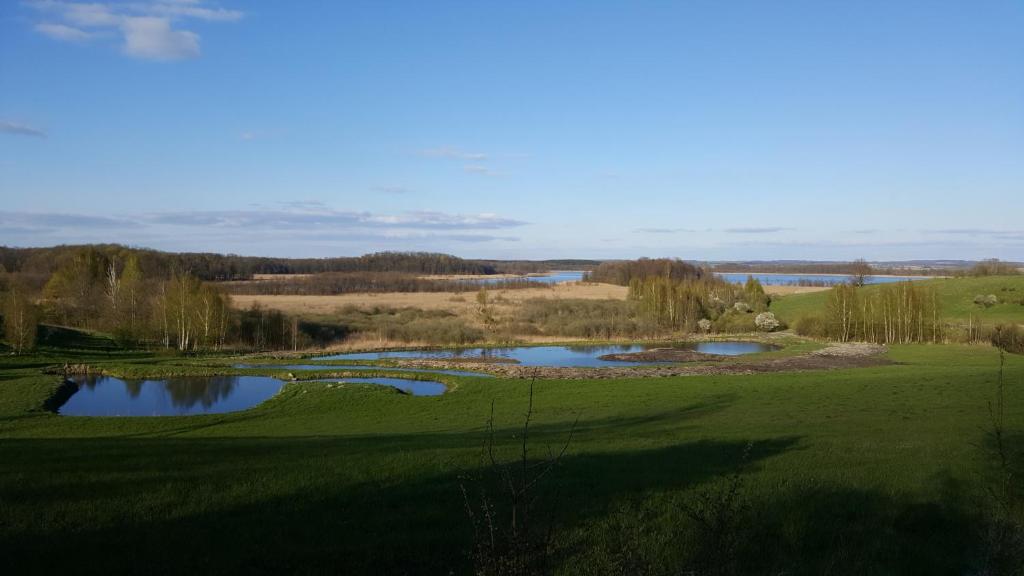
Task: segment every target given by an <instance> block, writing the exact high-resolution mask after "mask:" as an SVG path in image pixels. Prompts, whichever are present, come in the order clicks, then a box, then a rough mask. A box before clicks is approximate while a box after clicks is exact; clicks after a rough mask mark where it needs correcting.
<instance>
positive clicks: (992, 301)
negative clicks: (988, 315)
mask: <svg viewBox="0 0 1024 576" xmlns="http://www.w3.org/2000/svg"><path fill="white" fill-rule="evenodd" d="M974 303H975V304H977V305H979V306H984V307H985V308H989V307H991V306H995V305H996V304H999V297H997V296H996V295H995V294H989V295H987V296H986V295H984V294H978V295H977V296H975V297H974Z"/></svg>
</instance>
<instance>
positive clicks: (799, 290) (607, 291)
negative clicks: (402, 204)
mask: <svg viewBox="0 0 1024 576" xmlns="http://www.w3.org/2000/svg"><path fill="white" fill-rule="evenodd" d="M764 289H765V292H767V293H768V294H776V295H780V296H781V295H789V294H807V293H810V292H819V291H822V290H828V288H823V287H818V286H765V287H764ZM627 292H628V289H627V288H626V287H625V286H615V285H613V284H592V283H582V282H576V283H564V284H555V285H552V286H545V287H542V288H522V289H514V290H491V291H490V299H491V303H492V305H493V306H495V308H497V311H498V312H499V313H501V312H507V311H508V310H510V309H512V308H514V307H516V306H518V305H519V304H520V303H521V302H522V301H523V300H529V299H532V298H552V299H553V298H561V299H568V298H582V299H585V300H606V299H614V300H624V299H625V298H626V293H627ZM231 301H232V303H233V304H234V306H235V307H236V308H248V307H250V306H252V305H253V304H254V303H258V304H259V305H260V306H263V307H265V308H270V309H274V310H280V311H282V312H285V313H288V314H298V315H309V316H323V315H327V314H332V313H334V312H335V311H336V310H338V309H339V308H342V307H345V306H358V307H361V308H370V307H374V306H379V307H391V308H422V309H424V310H446V311H449V312H453V313H455V314H458V315H459V316H462V317H471V316H473V314H474V312H475V311H476V309H477V304H476V294H475V293H473V292H462V293H458V292H384V293H358V294H338V295H332V296H305V295H282V296H276V295H265V296H261V295H248V294H237V295H234V296H232V297H231Z"/></svg>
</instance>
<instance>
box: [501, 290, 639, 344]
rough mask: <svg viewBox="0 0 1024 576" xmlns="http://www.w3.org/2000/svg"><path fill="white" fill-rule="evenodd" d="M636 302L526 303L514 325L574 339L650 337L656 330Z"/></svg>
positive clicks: (530, 301) (546, 300)
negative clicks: (641, 314)
mask: <svg viewBox="0 0 1024 576" xmlns="http://www.w3.org/2000/svg"><path fill="white" fill-rule="evenodd" d="M636 308H637V306H636V302H632V301H628V300H627V301H622V300H582V299H572V300H549V299H547V298H535V299H532V300H527V301H525V302H523V305H522V307H520V308H519V310H517V311H516V316H515V318H514V319H513V320H512V322H511V324H515V325H524V324H530V325H533V326H535V327H536V328H535V330H538V331H539V332H540V333H542V334H546V335H549V336H567V337H570V338H605V339H609V338H622V337H636V336H645V335H650V334H653V333H654V332H656V330H655V328H654V327H652V326H650V325H649V324H647V323H645V322H643V321H641V320H640V319H639V318H637V313H636V312H637V310H636Z"/></svg>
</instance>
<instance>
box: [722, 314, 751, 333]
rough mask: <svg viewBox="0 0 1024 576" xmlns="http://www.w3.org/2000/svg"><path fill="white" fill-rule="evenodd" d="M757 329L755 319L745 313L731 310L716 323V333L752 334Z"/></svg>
mask: <svg viewBox="0 0 1024 576" xmlns="http://www.w3.org/2000/svg"><path fill="white" fill-rule="evenodd" d="M754 328H755V326H754V321H753V319H752V318H751V317H750V316H749V315H748V314H746V313H745V312H736V311H733V310H730V311H729V312H726V313H725V314H722V315H721V316H719V317H718V319H717V320H715V322H714V330H715V332H751V331H753V330H754Z"/></svg>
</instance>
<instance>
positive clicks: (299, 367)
mask: <svg viewBox="0 0 1024 576" xmlns="http://www.w3.org/2000/svg"><path fill="white" fill-rule="evenodd" d="M420 357H421V358H422V356H420ZM331 359H334V358H333V357H330V358H318V360H331ZM234 367H235V368H241V369H247V368H258V369H260V370H333V371H339V372H340V371H343V370H381V371H383V370H387V371H389V372H422V373H424V374H445V375H448V376H470V377H472V378H494V376H492V375H490V374H483V373H480V372H466V371H465V370H431V369H423V370H420V369H419V368H396V367H393V366H369V365H366V366H362V365H358V366H357V365H350V364H235V366H234Z"/></svg>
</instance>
